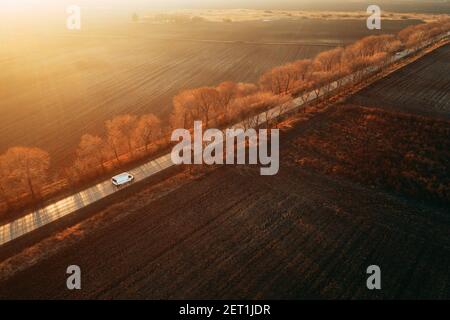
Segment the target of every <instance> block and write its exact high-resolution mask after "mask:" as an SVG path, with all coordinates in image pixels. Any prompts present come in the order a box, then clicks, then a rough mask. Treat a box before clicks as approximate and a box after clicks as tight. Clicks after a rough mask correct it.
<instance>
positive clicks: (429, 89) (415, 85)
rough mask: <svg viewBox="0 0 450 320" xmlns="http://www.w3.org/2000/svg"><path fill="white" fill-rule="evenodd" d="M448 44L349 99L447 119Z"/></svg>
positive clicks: (449, 98) (449, 85)
mask: <svg viewBox="0 0 450 320" xmlns="http://www.w3.org/2000/svg"><path fill="white" fill-rule="evenodd" d="M449 67H450V45H446V46H443V47H442V48H440V49H438V50H435V51H434V52H432V53H431V54H428V55H427V56H426V57H425V58H423V59H420V60H418V61H416V62H414V63H412V64H410V65H408V66H406V67H405V68H402V69H401V70H399V71H398V72H395V73H393V74H392V75H390V76H388V77H387V78H385V79H383V81H379V82H378V83H376V84H374V85H372V86H370V87H368V88H367V89H365V90H362V91H361V92H359V93H358V94H356V95H354V96H353V97H351V98H350V99H349V100H348V102H349V103H355V104H359V105H363V106H367V107H376V108H383V109H387V110H396V111H404V112H412V113H418V114H421V115H427V116H434V117H439V118H443V119H447V120H448V119H450V72H449Z"/></svg>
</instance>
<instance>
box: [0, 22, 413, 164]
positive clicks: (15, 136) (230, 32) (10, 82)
mask: <svg viewBox="0 0 450 320" xmlns="http://www.w3.org/2000/svg"><path fill="white" fill-rule="evenodd" d="M417 22H418V21H416V20H405V21H403V20H402V21H388V22H386V24H385V26H384V29H383V30H382V31H383V32H386V33H389V32H395V31H398V30H400V29H402V28H404V27H405V26H407V25H409V24H413V23H417ZM350 30H351V31H350ZM368 32H369V31H368V30H367V28H366V27H365V24H364V23H363V22H361V21H359V20H343V21H332V20H323V21H322V20H313V19H311V20H307V21H303V20H302V21H284V20H283V21H273V22H270V23H263V22H258V21H250V22H242V23H232V24H226V23H206V22H205V23H198V24H191V25H188V26H187V27H186V26H184V25H181V26H180V25H150V24H145V23H144V24H136V25H133V24H131V25H127V26H126V27H124V28H120V27H114V28H113V27H103V26H102V27H100V26H96V27H91V28H88V30H87V31H86V32H82V33H80V34H76V35H67V34H63V33H61V34H58V35H54V34H51V35H50V36H49V35H47V34H46V33H45V34H44V35H45V36H43V35H42V34H40V33H39V32H36V33H37V35H36V36H35V37H33V40H30V39H29V37H28V36H25V35H21V34H19V35H14V34H13V35H14V36H11V37H8V38H6V39H4V42H3V44H4V45H3V46H2V47H1V49H0V50H1V53H2V55H1V57H2V58H1V60H0V67H1V69H2V72H1V74H0V103H1V106H2V118H1V120H0V125H1V126H0V127H1V130H0V152H3V151H4V150H5V149H7V148H8V147H10V146H15V145H26V146H37V147H41V148H43V149H45V150H47V151H49V153H50V155H51V157H52V163H53V164H54V165H55V164H56V165H57V164H60V163H62V162H65V161H68V160H69V159H70V160H71V159H72V155H73V151H74V149H75V146H76V145H77V143H78V142H79V138H80V136H81V135H82V134H84V133H102V130H103V123H104V121H105V120H108V119H110V118H112V117H113V116H114V115H117V114H121V113H136V114H143V113H148V112H154V113H156V114H157V115H160V116H162V117H163V118H165V117H167V115H168V113H169V112H170V110H171V107H172V106H171V100H172V97H173V96H174V95H175V94H176V93H177V92H179V91H180V90H182V89H187V88H195V87H199V86H204V85H215V84H218V83H220V82H221V81H225V80H232V81H237V82H239V81H243V82H247V81H248V82H254V81H256V80H257V79H258V77H259V76H260V75H261V74H262V73H263V72H264V71H266V70H268V69H270V68H271V67H273V66H277V65H281V64H283V63H285V62H289V61H293V60H296V59H301V58H308V57H313V56H315V55H316V54H317V53H318V52H320V51H322V50H327V49H329V48H330V47H333V46H336V45H339V44H341V43H343V42H345V43H347V42H351V41H354V40H356V39H358V38H361V37H362V36H364V35H367V34H368ZM205 40H207V41H205ZM292 42H296V43H297V44H296V45H293V44H292ZM298 43H307V44H308V45H305V44H304V45H299V44H298Z"/></svg>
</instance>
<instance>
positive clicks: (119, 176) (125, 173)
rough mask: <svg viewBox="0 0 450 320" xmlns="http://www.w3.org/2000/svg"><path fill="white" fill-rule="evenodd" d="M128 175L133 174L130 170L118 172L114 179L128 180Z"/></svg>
mask: <svg viewBox="0 0 450 320" xmlns="http://www.w3.org/2000/svg"><path fill="white" fill-rule="evenodd" d="M128 176H131V174H130V173H128V172H124V173H121V174H118V175H117V176H114V177H113V179H114V180H116V181H118V182H120V181H126V180H128Z"/></svg>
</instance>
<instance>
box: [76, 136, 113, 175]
mask: <svg viewBox="0 0 450 320" xmlns="http://www.w3.org/2000/svg"><path fill="white" fill-rule="evenodd" d="M76 154H77V158H78V161H81V162H84V163H86V164H88V167H89V168H90V170H92V169H93V167H94V168H95V167H96V166H99V167H101V168H102V171H105V161H106V159H107V156H106V150H105V142H104V141H103V139H102V138H100V137H99V136H94V135H91V134H84V135H83V136H82V137H81V140H80V143H79V145H78V148H77V151H76Z"/></svg>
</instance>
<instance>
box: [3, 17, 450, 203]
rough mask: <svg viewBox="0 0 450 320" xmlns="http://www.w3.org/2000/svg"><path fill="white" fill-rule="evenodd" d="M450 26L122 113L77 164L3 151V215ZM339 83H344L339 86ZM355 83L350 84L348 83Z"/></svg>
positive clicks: (362, 69)
mask: <svg viewBox="0 0 450 320" xmlns="http://www.w3.org/2000/svg"><path fill="white" fill-rule="evenodd" d="M449 31H450V19H446V20H441V21H438V22H433V23H426V24H420V25H415V26H410V27H407V28H406V29H404V30H402V31H400V32H399V33H398V34H396V35H380V36H369V37H366V38H363V39H361V40H359V41H357V42H355V43H353V44H351V45H349V46H347V47H345V48H336V49H332V50H329V51H325V52H322V53H320V54H318V55H317V56H316V57H315V58H314V59H307V60H299V61H295V62H292V63H288V64H286V65H283V66H279V67H275V68H273V69H271V70H269V71H267V72H265V73H264V74H263V75H261V77H260V79H259V82H258V83H257V84H253V83H234V82H224V83H221V84H219V85H218V86H217V87H201V88H196V89H190V90H185V91H182V92H180V93H179V94H178V95H176V96H175V97H174V98H173V111H172V113H171V115H170V119H169V120H168V121H169V123H165V122H163V121H161V120H160V119H159V118H158V117H157V116H155V115H153V114H147V115H142V116H140V117H138V116H135V115H130V114H125V115H119V116H116V117H114V118H113V119H111V120H108V121H106V122H105V132H106V134H105V135H104V136H98V135H91V134H89V133H86V134H84V135H83V136H82V137H81V138H80V143H79V145H78V148H77V150H76V151H75V157H74V159H73V163H72V164H71V165H70V166H68V167H66V168H60V169H59V170H58V172H53V173H50V172H49V168H50V161H51V159H50V156H49V154H48V153H47V152H46V151H44V150H41V149H38V148H33V147H23V146H17V147H12V148H10V149H8V150H7V151H6V152H4V153H3V154H2V155H0V174H1V177H2V179H0V201H1V206H0V212H8V211H15V210H19V209H21V208H23V207H24V206H27V205H30V204H32V203H36V202H38V201H42V200H43V199H46V198H49V197H50V196H54V195H55V194H57V193H58V192H61V191H63V190H69V189H70V188H73V187H76V186H80V185H81V184H82V183H86V182H88V181H91V180H93V179H95V178H98V177H101V176H104V175H105V174H106V173H108V172H112V171H117V170H118V168H121V167H123V166H124V165H125V164H129V163H130V162H133V161H137V160H141V159H144V158H148V157H151V156H154V155H155V154H156V153H158V152H161V150H163V149H166V148H167V147H168V146H169V144H170V141H169V140H170V139H169V137H170V132H171V131H172V129H175V128H181V127H183V128H187V129H189V128H192V126H193V122H194V120H202V121H203V124H204V125H205V126H206V127H219V128H221V127H224V126H226V125H228V124H232V123H234V122H237V121H244V122H245V121H246V120H248V119H250V118H251V117H252V116H253V115H255V114H257V113H260V112H264V111H266V110H269V109H272V108H274V107H277V106H279V107H280V112H281V108H282V106H284V105H286V103H287V102H289V101H290V100H291V99H292V98H293V97H296V98H297V97H299V98H301V99H303V100H304V101H307V100H308V99H309V98H310V97H309V95H311V94H312V95H316V96H319V94H320V92H321V91H322V92H323V90H325V94H326V93H327V91H330V90H332V89H333V90H339V88H340V86H342V85H343V83H342V81H341V79H343V78H344V77H347V78H349V79H350V82H351V83H355V82H358V81H360V80H362V79H363V78H364V76H365V75H366V73H367V70H368V67H381V68H382V67H384V66H386V65H388V64H389V63H390V62H391V61H392V60H393V58H394V57H395V54H396V52H398V51H399V50H401V49H411V50H415V49H417V48H420V47H421V46H422V45H424V44H426V43H427V42H429V41H430V40H432V39H434V38H435V37H436V36H439V35H442V34H444V33H447V32H449ZM332 83H335V84H336V83H337V87H333V88H332V87H331V84H332ZM346 85H348V83H346Z"/></svg>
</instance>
